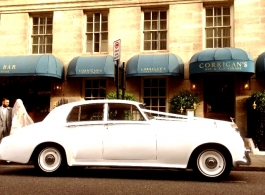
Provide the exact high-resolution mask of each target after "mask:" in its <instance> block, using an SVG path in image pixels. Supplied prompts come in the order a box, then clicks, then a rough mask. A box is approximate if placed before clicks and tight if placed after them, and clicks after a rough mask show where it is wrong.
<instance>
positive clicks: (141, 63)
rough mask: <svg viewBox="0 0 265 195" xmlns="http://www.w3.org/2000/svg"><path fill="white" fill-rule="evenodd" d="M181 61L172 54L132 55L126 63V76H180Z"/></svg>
mask: <svg viewBox="0 0 265 195" xmlns="http://www.w3.org/2000/svg"><path fill="white" fill-rule="evenodd" d="M183 72H184V64H183V61H182V60H181V59H180V58H179V57H178V56H176V55H174V54H151V55H147V54H146V55H144V54H140V55H136V56H133V57H132V58H131V59H130V60H129V61H128V63H127V65H126V76H127V77H135V76H161V75H166V76H182V75H183Z"/></svg>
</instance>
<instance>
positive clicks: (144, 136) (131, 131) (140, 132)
mask: <svg viewBox="0 0 265 195" xmlns="http://www.w3.org/2000/svg"><path fill="white" fill-rule="evenodd" d="M156 142H157V140H156V131H155V129H153V128H151V126H150V124H149V122H148V121H146V120H145V119H144V117H142V115H141V113H140V112H139V110H138V108H137V107H136V106H135V105H131V104H117V103H109V104H108V121H107V123H106V125H105V132H104V138H103V159H105V160H156V158H157V156H156Z"/></svg>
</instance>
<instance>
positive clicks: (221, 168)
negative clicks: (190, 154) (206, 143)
mask: <svg viewBox="0 0 265 195" xmlns="http://www.w3.org/2000/svg"><path fill="white" fill-rule="evenodd" d="M193 170H194V171H195V172H196V173H197V174H198V175H199V176H200V177H201V178H203V179H206V180H210V181H220V180H222V179H224V178H225V177H226V176H228V174H229V173H230V171H231V161H230V158H229V155H228V154H227V152H226V151H224V150H221V149H203V150H199V151H198V152H197V153H196V155H195V160H194V165H193Z"/></svg>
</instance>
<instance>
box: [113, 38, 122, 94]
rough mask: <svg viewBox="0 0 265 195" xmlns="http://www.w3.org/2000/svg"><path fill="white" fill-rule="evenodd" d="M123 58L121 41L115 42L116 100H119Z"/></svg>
mask: <svg viewBox="0 0 265 195" xmlns="http://www.w3.org/2000/svg"><path fill="white" fill-rule="evenodd" d="M120 56H121V40H120V39H118V40H116V41H114V42H113V60H114V66H115V67H114V82H115V86H116V98H117V99H119V88H120V86H119V80H120V79H119V66H120Z"/></svg>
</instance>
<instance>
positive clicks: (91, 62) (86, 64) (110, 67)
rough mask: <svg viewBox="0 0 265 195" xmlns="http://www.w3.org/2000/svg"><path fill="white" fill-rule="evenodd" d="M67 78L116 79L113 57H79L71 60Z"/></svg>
mask: <svg viewBox="0 0 265 195" xmlns="http://www.w3.org/2000/svg"><path fill="white" fill-rule="evenodd" d="M67 77H114V61H113V57H112V56H110V55H107V56H78V57H75V58H74V59H72V60H71V62H70V64H69V66H68V71H67Z"/></svg>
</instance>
